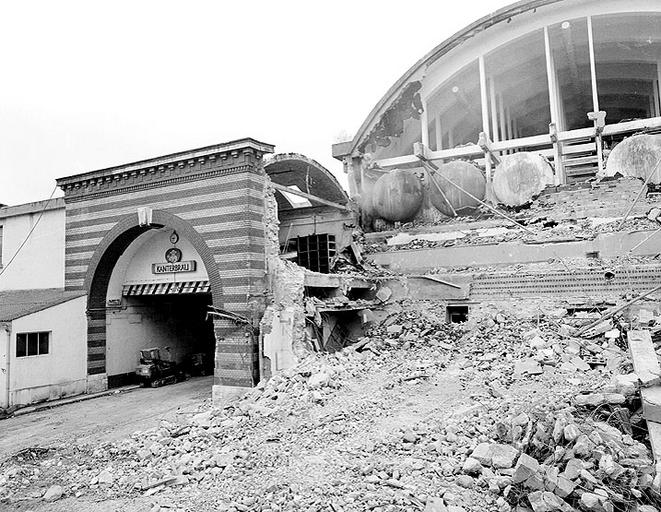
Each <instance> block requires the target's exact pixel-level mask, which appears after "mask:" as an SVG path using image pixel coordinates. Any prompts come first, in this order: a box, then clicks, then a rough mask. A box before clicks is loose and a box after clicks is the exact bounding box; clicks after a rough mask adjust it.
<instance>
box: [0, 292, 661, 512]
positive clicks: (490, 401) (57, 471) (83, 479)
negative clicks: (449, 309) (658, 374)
mask: <svg viewBox="0 0 661 512" xmlns="http://www.w3.org/2000/svg"><path fill="white" fill-rule="evenodd" d="M585 321H586V320H585V318H573V317H570V316H569V315H567V312H566V310H564V312H563V310H562V309H553V310H548V311H546V312H545V313H543V314H540V315H538V316H537V318H534V319H526V318H518V317H517V314H516V311H515V310H512V311H509V312H498V311H497V310H493V311H488V310H485V311H482V312H481V313H480V314H476V315H475V317H474V318H472V319H471V321H470V322H468V323H466V324H463V325H457V324H446V323H445V309H444V307H441V306H440V305H437V304H434V303H405V304H401V305H399V306H398V308H396V309H395V310H394V311H393V312H392V314H390V315H389V316H388V317H387V318H386V319H385V320H384V321H383V322H381V323H379V325H377V326H374V327H373V328H372V329H371V330H370V332H369V333H368V335H367V336H366V337H364V338H362V339H360V340H359V341H358V342H357V343H356V344H354V345H352V346H350V347H347V348H345V349H344V350H342V351H341V352H336V353H334V354H323V355H322V354H314V355H311V356H310V357H309V358H308V359H306V360H305V361H302V362H301V363H300V364H299V365H298V366H297V367H295V368H293V369H291V370H288V371H286V372H283V373H281V374H277V375H276V376H274V377H273V378H272V379H271V380H270V381H269V382H268V383H266V384H265V385H262V386H260V387H258V388H257V389H255V390H253V391H252V392H251V393H250V394H249V395H248V396H246V397H244V398H243V399H241V400H240V401H238V402H235V403H233V404H230V405H228V406H227V407H226V408H224V409H223V410H219V411H213V410H211V409H210V408H209V404H208V403H204V404H201V405H200V409H199V413H198V414H196V415H195V416H193V417H192V419H189V420H185V419H183V418H182V419H179V420H176V419H175V420H172V419H168V420H163V421H161V422H160V424H159V426H158V427H155V428H152V429H150V430H147V431H143V432H137V433H135V434H133V435H131V436H129V437H126V438H123V439H119V440H117V441H113V442H109V443H105V444H102V445H94V444H93V443H82V444H71V445H68V446H59V447H57V448H54V449H49V450H36V449H35V450H26V451H23V452H22V453H21V454H20V455H19V456H14V457H12V458H11V459H9V460H6V461H4V462H3V463H2V464H1V465H0V510H18V511H27V510H32V511H78V510H80V511H83V510H85V511H114V510H123V511H124V510H125V511H151V512H156V511H168V510H178V511H196V512H202V511H215V510H220V511H263V512H267V511H293V510H301V511H308V510H309V511H330V512H338V511H346V512H349V511H364V510H371V511H376V512H386V511H400V510H402V511H404V510H407V511H408V510H426V511H428V512H434V511H441V512H442V511H445V510H449V511H454V512H458V511H461V510H464V511H475V512H477V511H485V510H487V511H488V510H493V511H503V512H505V511H509V510H513V509H515V508H517V507H519V509H520V510H535V511H543V510H573V509H581V510H596V511H597V510H598V511H601V510H637V509H638V510H641V511H651V510H656V508H653V507H654V506H655V504H658V503H659V499H658V497H659V494H658V479H657V480H656V481H655V480H654V477H655V473H654V465H653V462H652V461H653V458H652V454H651V451H650V449H649V446H648V445H647V444H646V443H647V440H646V432H645V429H644V422H642V421H641V419H640V418H637V417H636V415H635V414H633V412H634V411H635V410H636V409H637V408H638V405H639V398H638V396H637V393H636V389H635V386H633V385H630V384H629V383H627V382H624V380H626V379H621V378H620V380H617V381H616V380H614V376H615V375H618V374H627V373H628V372H630V371H631V368H630V363H629V361H628V358H627V355H626V352H625V351H624V350H622V348H623V346H622V335H623V333H622V332H620V329H618V326H617V325H612V324H611V325H609V326H607V327H610V335H609V336H610V337H606V336H605V331H602V332H599V333H598V334H597V335H595V336H593V337H592V338H590V339H585V338H581V339H579V338H576V337H574V336H573V333H574V332H575V330H574V325H575V324H577V323H581V322H585ZM615 330H617V331H618V333H619V335H618V336H617V337H615V334H614V333H613V331H615ZM586 361H589V362H590V363H591V364H588V362H586ZM1 427H2V425H1V424H0V428H1ZM645 506H648V507H652V508H648V509H645V508H644V507H645ZM638 507H642V508H638Z"/></svg>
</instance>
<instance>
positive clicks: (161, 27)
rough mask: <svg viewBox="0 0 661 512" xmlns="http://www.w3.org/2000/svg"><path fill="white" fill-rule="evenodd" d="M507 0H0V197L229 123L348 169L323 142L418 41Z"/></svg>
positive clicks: (347, 123) (30, 196) (342, 136)
mask: <svg viewBox="0 0 661 512" xmlns="http://www.w3.org/2000/svg"><path fill="white" fill-rule="evenodd" d="M509 3H511V2H510V0H505V1H501V0H473V1H472V2H465V3H463V2H461V3H454V2H453V3H452V4H453V7H449V6H448V5H449V4H450V3H449V2H445V1H442V0H436V1H434V2H430V1H421V0H407V1H399V2H394V1H390V0H381V1H358V0H353V1H348V0H333V1H331V2H318V1H317V2H315V1H310V0H307V1H293V0H292V1H287V0H281V1H273V0H271V1H266V0H265V1H250V2H248V1H235V2H221V1H196V0H189V1H187V2H170V1H167V0H159V1H147V0H145V1H140V0H131V1H123V0H116V1H113V2H90V1H89V0H86V1H69V0H58V1H57V2H53V1H43V2H40V1H30V2H11V1H8V0H5V1H4V2H2V4H1V5H2V10H1V12H2V14H1V15H0V47H1V48H3V51H2V52H0V69H1V70H2V73H1V74H0V203H4V204H9V205H16V204H22V203H26V202H31V201H38V200H42V199H46V198H48V197H49V196H50V195H51V193H52V192H53V189H54V187H55V179H56V178H59V177H62V176H68V175H72V174H77V173H81V172H87V171H92V170H95V169H102V168H105V167H110V166H113V165H119V164H123V163H128V162H132V161H136V160H141V159H145V158H149V157H155V156H159V155H164V154H168V153H174V152H177V151H182V150H187V149H193V148H197V147H201V146H206V145H210V144H217V143H221V142H225V141H229V140H234V139H238V138H242V137H253V138H255V139H257V140H260V141H263V142H268V143H271V144H274V145H275V146H276V152H297V153H303V154H305V155H306V156H308V157H310V158H313V159H315V160H317V161H319V162H320V163H321V164H323V165H324V166H326V167H327V168H328V169H330V170H331V171H332V172H333V173H334V174H335V175H336V176H338V178H340V179H341V181H342V182H345V181H344V179H343V176H342V170H341V164H340V162H338V161H336V160H334V159H333V158H332V156H331V146H332V144H333V143H335V142H340V141H342V140H347V139H350V138H351V136H353V134H354V133H355V132H356V131H357V130H358V128H359V127H360V125H361V124H362V122H363V121H364V120H365V118H366V117H367V115H368V113H369V112H370V111H371V110H372V108H373V107H374V105H375V104H376V103H377V102H378V101H379V100H380V98H381V97H382V96H383V94H385V92H386V91H387V90H388V89H389V88H390V86H391V85H392V84H393V83H394V82H395V81H396V80H397V79H398V78H399V77H400V76H401V75H402V74H403V73H404V72H405V71H406V70H407V69H408V68H409V67H411V66H412V65H413V64H414V63H415V62H416V61H417V60H418V59H420V58H421V57H422V56H423V55H424V54H425V53H427V52H428V51H430V50H431V49H432V48H433V47H434V46H436V45H437V44H439V43H441V42H442V41H443V40H444V39H445V38H447V37H449V36H450V35H452V34H453V33H455V32H456V31H457V30H460V29H461V28H463V27H464V26H466V25H468V24H469V23H471V22H473V21H475V20H477V19H478V18H481V17H482V16H485V15H487V14H489V13H490V12H493V11H495V10H497V9H499V8H501V7H503V6H505V5H507V4H509ZM55 195H56V196H58V195H62V194H61V191H60V190H59V189H58V190H57V191H56V192H55Z"/></svg>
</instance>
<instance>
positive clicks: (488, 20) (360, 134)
mask: <svg viewBox="0 0 661 512" xmlns="http://www.w3.org/2000/svg"><path fill="white" fill-rule="evenodd" d="M565 1H567V0H521V1H519V2H515V3H513V4H511V5H508V6H506V7H503V8H502V9H499V10H497V11H495V12H493V13H491V14H488V15H486V16H484V17H482V18H480V19H479V20H477V21H475V22H473V23H471V24H470V25H468V26H467V27H465V28H463V29H461V30H460V31H458V32H456V33H455V34H453V35H452V36H450V37H448V38H447V39H446V40H445V41H443V42H441V43H440V44H438V45H437V46H436V47H434V48H433V49H432V50H431V51H430V52H428V53H427V54H426V55H425V56H423V57H422V58H421V59H420V60H418V61H417V62H416V63H415V64H413V66H411V67H410V68H409V69H408V70H407V71H406V72H405V73H404V74H403V75H402V76H401V77H400V78H399V80H397V82H395V83H394V84H393V86H392V87H390V89H388V91H387V92H386V93H385V94H384V95H383V97H382V98H381V99H380V100H379V102H378V103H377V104H376V105H375V106H374V108H373V109H372V111H371V112H370V113H369V115H368V116H367V118H366V119H365V121H364V122H363V124H362V125H361V126H360V128H359V129H358V131H357V132H356V135H355V136H354V138H353V140H352V144H351V151H350V152H349V153H353V152H354V151H355V150H356V149H357V147H358V146H359V144H360V143H361V142H362V141H363V139H364V138H365V136H366V135H367V134H368V133H369V132H370V128H371V127H372V126H373V125H374V123H375V120H377V118H378V117H379V116H381V115H382V114H383V113H384V112H385V111H386V110H387V109H388V107H389V106H391V105H392V104H393V103H395V102H396V101H397V100H398V99H400V98H401V90H402V89H403V88H404V87H405V86H406V84H409V83H412V82H416V81H419V80H420V79H421V78H422V75H423V74H424V70H425V68H426V66H428V65H429V64H430V63H432V62H434V61H436V60H438V59H439V58H441V57H442V56H443V55H445V54H446V53H448V52H449V51H450V50H452V49H454V48H456V47H457V46H459V45H461V44H462V43H464V42H465V41H466V40H467V39H470V38H471V37H473V36H474V35H475V34H478V33H480V32H482V31H484V30H486V29H488V28H489V27H491V26H493V25H495V24H497V23H500V22H503V21H508V20H511V18H512V17H513V16H516V15H518V14H521V13H524V12H527V11H531V10H534V9H537V8H539V7H542V6H546V5H550V4H556V3H560V2H565ZM418 88H419V87H418ZM336 156H339V155H336Z"/></svg>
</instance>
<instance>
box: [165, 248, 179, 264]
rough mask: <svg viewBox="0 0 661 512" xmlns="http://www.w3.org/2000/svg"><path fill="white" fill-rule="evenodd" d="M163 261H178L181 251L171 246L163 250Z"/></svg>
mask: <svg viewBox="0 0 661 512" xmlns="http://www.w3.org/2000/svg"><path fill="white" fill-rule="evenodd" d="M165 261H167V262H168V263H179V262H180V261H181V251H180V250H179V249H177V248H176V247H172V248H170V249H168V250H167V251H165Z"/></svg>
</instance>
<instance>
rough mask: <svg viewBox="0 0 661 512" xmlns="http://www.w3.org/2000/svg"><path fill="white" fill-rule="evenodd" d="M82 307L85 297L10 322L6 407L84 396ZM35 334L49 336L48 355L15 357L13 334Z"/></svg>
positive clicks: (85, 361) (84, 367) (84, 330)
mask: <svg viewBox="0 0 661 512" xmlns="http://www.w3.org/2000/svg"><path fill="white" fill-rule="evenodd" d="M86 305H87V297H86V296H82V297H77V298H75V299H72V300H70V301H68V302H64V303H63V304H59V305H57V306H53V307H52V308H48V309H45V310H43V311H39V312H37V313H33V314H31V315H27V316H24V317H22V318H18V319H16V320H14V321H13V322H12V326H11V345H10V358H9V361H10V363H9V364H10V376H9V403H10V405H15V404H29V403H32V402H38V401H42V400H54V399H57V398H61V397H63V396H70V395H76V394H80V393H84V392H85V383H86V377H87V320H86V316H85V307H86ZM35 331H50V332H51V336H50V346H49V350H48V354H44V355H38V356H27V357H16V334H17V333H21V332H35ZM0 338H1V336H0Z"/></svg>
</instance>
